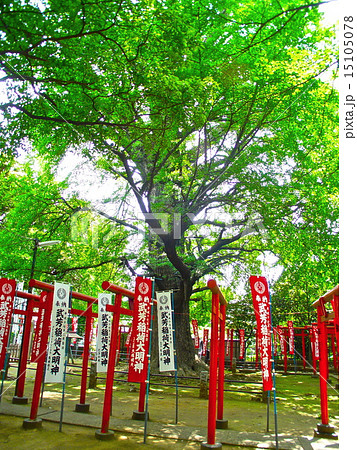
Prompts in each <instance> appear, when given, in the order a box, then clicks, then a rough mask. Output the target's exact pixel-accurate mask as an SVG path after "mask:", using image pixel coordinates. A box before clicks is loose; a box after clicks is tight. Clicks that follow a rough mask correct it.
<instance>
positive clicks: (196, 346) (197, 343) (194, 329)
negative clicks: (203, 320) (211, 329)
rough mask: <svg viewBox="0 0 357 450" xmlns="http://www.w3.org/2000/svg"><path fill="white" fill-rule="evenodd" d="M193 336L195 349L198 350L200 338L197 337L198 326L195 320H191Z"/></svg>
mask: <svg viewBox="0 0 357 450" xmlns="http://www.w3.org/2000/svg"><path fill="white" fill-rule="evenodd" d="M192 328H193V336H194V340H195V348H200V338H199V337H198V325H197V320H196V319H192Z"/></svg>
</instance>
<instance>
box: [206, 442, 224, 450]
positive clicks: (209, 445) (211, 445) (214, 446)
mask: <svg viewBox="0 0 357 450" xmlns="http://www.w3.org/2000/svg"><path fill="white" fill-rule="evenodd" d="M205 448H222V444H221V443H220V442H216V443H215V444H207V442H201V450H203V449H205Z"/></svg>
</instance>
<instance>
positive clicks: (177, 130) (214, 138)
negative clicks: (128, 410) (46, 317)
mask: <svg viewBox="0 0 357 450" xmlns="http://www.w3.org/2000/svg"><path fill="white" fill-rule="evenodd" d="M319 5H320V3H319V2H311V3H310V2H306V1H304V0H280V1H275V0H274V1H269V2H267V1H264V0H254V1H253V0H247V1H244V2H239V1H236V0H209V1H208V0H122V1H101V0H98V1H96V2H92V1H86V0H72V1H70V2H63V1H62V0H48V1H46V0H44V1H37V2H36V1H28V0H21V1H19V0H11V1H9V0H5V1H3V2H2V4H1V6H0V35H1V42H0V55H1V70H2V73H1V81H2V83H3V84H4V85H6V88H7V96H6V97H4V98H3V99H2V105H1V106H0V108H1V111H2V114H3V121H2V137H1V139H2V141H1V142H2V143H3V144H2V145H3V150H2V151H3V152H5V151H6V152H12V151H16V149H19V148H22V150H25V151H26V149H27V148H29V147H30V146H31V147H32V148H33V149H36V151H37V152H38V153H39V154H40V155H42V156H45V157H46V158H51V160H52V161H53V164H55V163H57V162H58V161H60V160H61V158H62V157H63V156H64V155H65V154H66V152H67V153H68V152H70V151H72V150H73V149H76V150H77V151H81V152H82V153H83V154H84V155H86V157H88V158H89V159H91V160H92V161H93V163H95V164H96V165H97V167H98V170H100V171H108V172H110V173H111V175H112V176H114V177H115V178H116V179H117V180H118V189H121V192H122V196H123V197H124V196H126V198H127V199H129V202H132V201H133V199H134V200H135V202H136V210H137V211H138V212H140V214H141V217H143V219H144V221H145V223H146V226H147V227H148V229H149V230H151V234H150V235H149V237H148V239H146V240H141V241H140V240H139V241H138V242H140V243H141V244H140V245H147V249H148V251H147V255H148V257H147V260H146V263H145V262H143V261H140V264H139V263H138V268H139V266H140V270H141V271H142V270H144V273H145V274H146V275H149V276H153V277H156V280H157V282H156V286H157V288H158V289H163V288H173V289H175V312H176V328H177V333H176V335H177V339H178V341H177V346H178V361H179V365H180V366H181V367H183V368H191V367H192V366H193V364H194V362H193V361H194V349H193V346H192V340H191V334H190V322H189V299H190V297H191V294H192V292H193V291H197V290H198V289H200V288H202V287H203V285H204V283H203V280H204V279H205V277H206V276H214V277H216V278H218V279H220V277H222V276H223V275H225V276H226V277H227V276H228V275H227V273H229V276H230V277H231V279H232V280H233V279H235V278H234V277H235V276H236V275H237V274H239V273H240V272H241V270H242V268H243V267H244V264H245V263H246V262H247V261H248V262H249V263H250V265H251V266H252V267H254V264H255V265H256V268H257V269H258V267H259V265H258V263H257V262H255V261H256V258H257V256H258V255H259V253H261V252H263V251H265V252H269V251H271V252H278V250H280V249H282V248H284V241H283V240H284V239H286V236H288V238H287V239H289V240H291V239H299V233H300V231H303V233H304V238H306V232H307V230H311V241H313V239H314V233H315V234H316V235H318V233H325V234H326V235H334V233H335V230H336V219H337V216H336V203H335V197H334V196H335V194H336V193H335V191H332V192H330V190H329V188H328V187H329V186H330V183H331V179H333V177H334V176H335V171H336V167H337V144H336V140H337V137H336V134H337V127H338V125H337V124H338V122H337V107H338V106H337V103H338V102H337V95H336V92H335V91H334V90H333V88H332V87H331V83H330V82H327V81H324V80H327V79H328V78H331V77H333V72H334V70H335V69H336V48H335V47H334V44H333V31H332V30H328V29H324V28H323V27H322V26H321V14H320V13H319V9H318V6H319ZM306 181H307V182H308V186H313V188H311V189H307V186H306V184H305V182H306ZM328 195H331V202H330V203H329V208H325V206H326V202H325V200H324V201H322V202H321V203H322V204H323V205H324V207H323V208H321V209H319V207H318V204H317V206H316V202H319V198H321V197H323V198H324V199H325V198H326V196H328ZM312 204H313V205H315V206H316V207H315V209H314V211H315V212H314V216H310V211H311V205H312ZM119 211H122V210H119ZM120 214H122V213H120ZM120 214H119V216H117V217H116V219H117V220H120V221H122V222H121V223H122V224H123V226H125V225H127V226H129V231H130V232H134V231H135V227H136V225H135V224H134V222H130V218H129V217H128V218H127V217H125V215H124V213H123V214H122V215H121V216H120ZM317 216H318V223H319V225H318V226H315V221H316V218H317ZM112 219H114V217H112ZM130 227H131V228H130ZM315 250H316V248H315V247H314V251H315ZM317 251H318V250H317ZM139 253H140V251H139V250H138V254H139ZM330 263H331V264H334V263H335V262H333V261H331V262H330ZM134 270H135V267H134Z"/></svg>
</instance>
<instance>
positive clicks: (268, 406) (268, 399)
mask: <svg viewBox="0 0 357 450" xmlns="http://www.w3.org/2000/svg"><path fill="white" fill-rule="evenodd" d="M269 408H270V391H268V398H267V433H269Z"/></svg>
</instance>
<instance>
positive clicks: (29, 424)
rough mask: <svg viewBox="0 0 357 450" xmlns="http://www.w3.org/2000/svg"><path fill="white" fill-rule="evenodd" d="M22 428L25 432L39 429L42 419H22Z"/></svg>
mask: <svg viewBox="0 0 357 450" xmlns="http://www.w3.org/2000/svg"><path fill="white" fill-rule="evenodd" d="M22 428H25V430H34V429H36V428H37V429H40V428H42V419H34V420H31V419H24V421H23V422H22Z"/></svg>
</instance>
